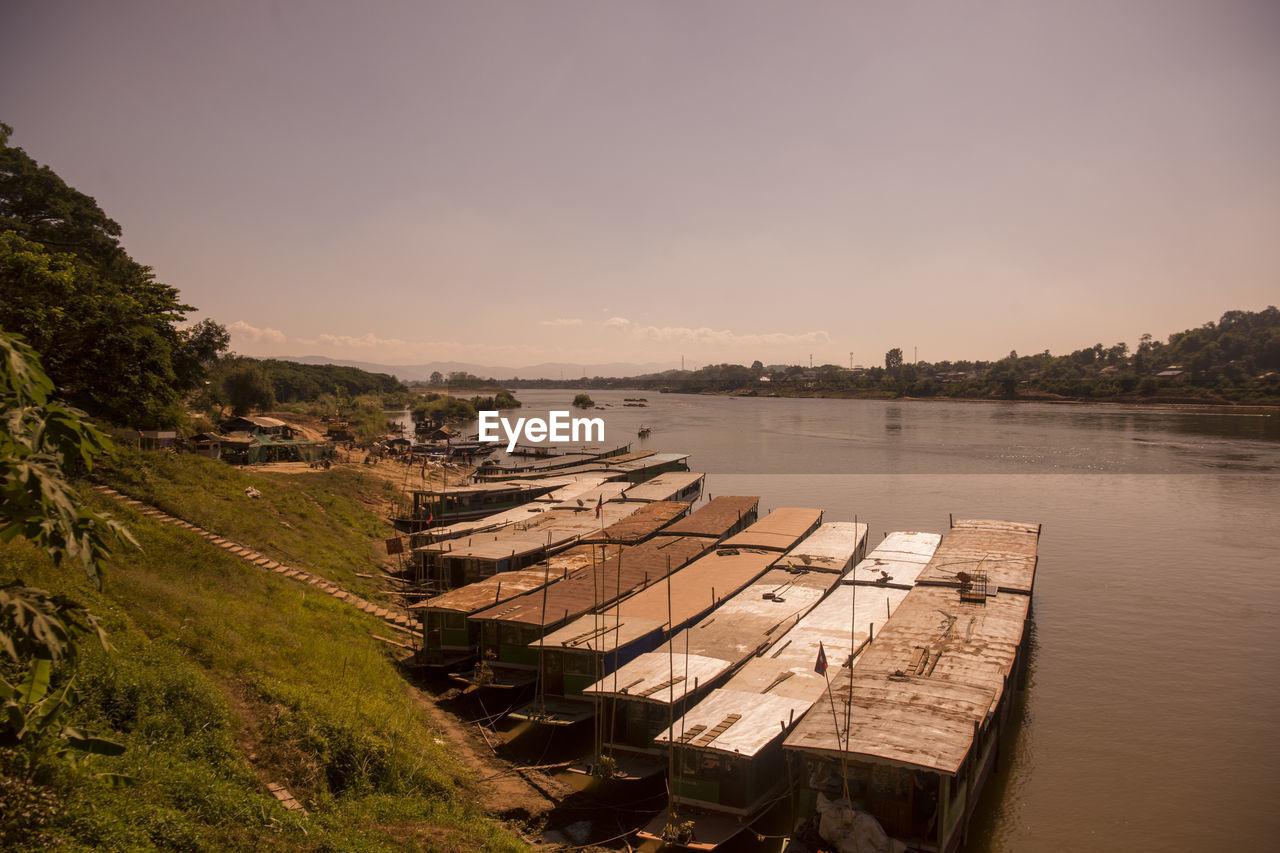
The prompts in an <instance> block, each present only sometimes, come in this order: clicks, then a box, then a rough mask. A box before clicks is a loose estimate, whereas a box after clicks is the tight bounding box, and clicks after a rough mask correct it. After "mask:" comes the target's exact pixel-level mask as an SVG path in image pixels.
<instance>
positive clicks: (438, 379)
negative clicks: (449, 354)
mask: <svg viewBox="0 0 1280 853" xmlns="http://www.w3.org/2000/svg"><path fill="white" fill-rule="evenodd" d="M430 382H431V384H432V385H440V384H441V383H443V382H444V374H442V373H441V372H440V371H438V370H433V371H431V379H430Z"/></svg>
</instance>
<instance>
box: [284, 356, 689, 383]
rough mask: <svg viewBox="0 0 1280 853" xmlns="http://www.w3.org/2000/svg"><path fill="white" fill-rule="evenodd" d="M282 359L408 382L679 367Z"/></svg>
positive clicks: (602, 373)
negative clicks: (459, 374)
mask: <svg viewBox="0 0 1280 853" xmlns="http://www.w3.org/2000/svg"><path fill="white" fill-rule="evenodd" d="M271 357H272V358H278V359H280V360H281V361H296V362H300V363H302V364H340V365H344V366H346V367H358V368H360V369H361V370H367V371H369V372H370V373H390V374H392V375H393V376H395V377H396V378H397V379H403V380H405V381H406V382H413V381H415V380H420V381H424V382H425V381H426V380H427V379H429V378H430V377H431V374H432V373H434V372H436V371H437V370H438V371H440V372H441V373H443V374H444V375H446V376H448V375H449V374H450V373H453V372H455V371H459V370H464V371H466V372H467V373H470V374H472V375H474V376H479V377H480V378H481V379H490V378H492V379H580V378H581V377H583V376H639V375H641V374H644V373H657V372H659V371H662V370H671V369H673V368H676V367H679V365H678V364H674V363H663V362H660V361H650V362H645V363H643V364H639V363H631V362H623V361H614V362H610V363H608V364H582V363H581V362H576V363H570V362H559V361H548V362H544V363H542V364H530V365H527V366H525V367H504V366H501V365H498V366H493V365H486V364H471V363H469V362H464V361H433V362H429V363H427V364H376V363H374V362H370V361H351V360H347V359H340V358H329V357H328V356H323V355H301V356H299V355H280V356H271Z"/></svg>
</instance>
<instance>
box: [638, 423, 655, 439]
mask: <svg viewBox="0 0 1280 853" xmlns="http://www.w3.org/2000/svg"><path fill="white" fill-rule="evenodd" d="M652 432H653V428H652V427H647V426H642V427H640V431H639V432H637V433H636V435H637V436H639V437H640V438H648V437H649V434H650V433H652Z"/></svg>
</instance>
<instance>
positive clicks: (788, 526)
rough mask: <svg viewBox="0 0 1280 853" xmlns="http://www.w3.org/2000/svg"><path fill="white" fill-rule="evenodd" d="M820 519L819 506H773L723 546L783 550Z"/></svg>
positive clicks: (796, 541)
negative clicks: (767, 512)
mask: <svg viewBox="0 0 1280 853" xmlns="http://www.w3.org/2000/svg"><path fill="white" fill-rule="evenodd" d="M821 523H822V510H820V509H812V508H810V507H794V506H784V507H779V508H778V509H775V510H774V511H773V512H771V513H769V514H768V515H766V516H765V517H764V518H762V519H760V520H759V521H757V522H756V523H755V524H753V525H751V526H750V527H748V528H747V529H746V530H744V531H742V532H741V533H737V534H734V535H733V536H731V537H730V538H729V539H728V540H727V541H726V542H725V543H724V545H725V547H726V548H767V549H769V550H771V551H786V550H787V549H788V548H791V547H793V546H795V544H796V543H798V542H799V541H800V540H801V539H803V538H804V537H805V536H807V535H808V534H809V532H810V531H812V530H813V529H814V528H816V527H817V526H818V525H819V524H821Z"/></svg>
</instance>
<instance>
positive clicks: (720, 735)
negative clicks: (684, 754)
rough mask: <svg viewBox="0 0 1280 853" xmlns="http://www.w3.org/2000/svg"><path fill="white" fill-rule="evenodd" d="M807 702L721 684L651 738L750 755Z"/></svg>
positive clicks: (803, 708)
mask: <svg viewBox="0 0 1280 853" xmlns="http://www.w3.org/2000/svg"><path fill="white" fill-rule="evenodd" d="M810 704H812V701H808V702H806V701H805V700H803V699H795V698H792V697H790V696H773V695H766V696H761V695H759V694H757V693H743V692H742V691H739V690H732V689H729V688H727V687H721V688H720V689H718V690H713V691H711V694H710V695H708V696H707V698H706V699H703V700H702V701H701V702H699V703H698V704H697V705H696V706H695V707H694V708H693V709H692V710H690V711H689V712H688V713H686V714H685V715H684V716H683V717H681V718H680V719H679V720H677V721H676V722H675V723H674V724H673V725H672V726H671V728H669V729H667V730H665V731H663V732H662V733H660V734H659V735H658V736H657V737H656V738H654V741H656V742H658V743H672V742H674V743H679V744H682V747H692V748H694V749H703V750H707V751H710V752H718V753H722V754H725V755H740V756H744V757H750V756H753V755H755V754H756V753H758V752H759V751H760V750H761V749H763V748H764V747H766V746H768V745H769V743H770V742H771V741H773V740H774V739H775V738H777V737H779V735H780V734H781V732H782V731H783V730H784V729H786V728H787V727H789V726H790V725H791V724H792V723H793V722H794V721H795V720H797V719H799V718H800V717H801V716H802V715H803V714H804V712H805V711H806V710H808V708H809V706H810Z"/></svg>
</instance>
